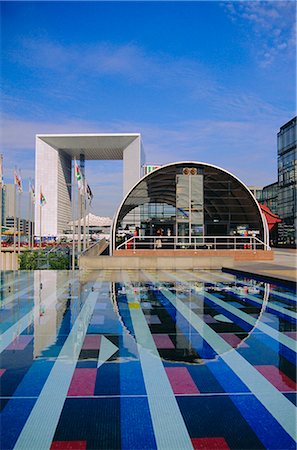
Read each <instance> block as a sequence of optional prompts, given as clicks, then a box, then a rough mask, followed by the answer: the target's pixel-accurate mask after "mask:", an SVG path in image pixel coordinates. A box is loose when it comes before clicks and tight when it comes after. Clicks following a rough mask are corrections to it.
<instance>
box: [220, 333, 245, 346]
mask: <svg viewBox="0 0 297 450" xmlns="http://www.w3.org/2000/svg"><path fill="white" fill-rule="evenodd" d="M219 335H220V336H221V337H222V338H223V339H224V340H225V341H226V342H228V344H230V345H231V347H233V348H236V347H238V345H239V344H240V343H241V342H242V339H240V338H239V337H238V336H236V334H232V333H219ZM240 347H241V348H247V347H249V345H248V344H246V343H245V342H242V344H241V345H240Z"/></svg>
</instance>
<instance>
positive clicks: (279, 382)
mask: <svg viewBox="0 0 297 450" xmlns="http://www.w3.org/2000/svg"><path fill="white" fill-rule="evenodd" d="M255 368H256V369H257V370H258V372H260V373H261V374H262V375H263V376H264V377H265V378H266V379H267V380H268V381H269V382H270V383H271V384H273V386H274V387H276V389H278V390H279V391H283V392H292V391H296V387H297V385H296V383H295V382H294V381H293V380H291V378H289V377H288V376H287V375H285V374H284V373H283V372H282V371H281V370H279V368H278V367H276V366H255Z"/></svg>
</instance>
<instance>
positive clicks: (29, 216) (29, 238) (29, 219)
mask: <svg viewBox="0 0 297 450" xmlns="http://www.w3.org/2000/svg"><path fill="white" fill-rule="evenodd" d="M28 248H29V250H30V248H31V196H30V188H29V199H28Z"/></svg>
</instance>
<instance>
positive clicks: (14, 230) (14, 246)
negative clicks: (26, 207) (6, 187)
mask: <svg viewBox="0 0 297 450" xmlns="http://www.w3.org/2000/svg"><path fill="white" fill-rule="evenodd" d="M13 206H14V207H13V215H14V217H13V255H14V260H15V255H16V184H15V183H14V205H13ZM14 263H15V261H14Z"/></svg>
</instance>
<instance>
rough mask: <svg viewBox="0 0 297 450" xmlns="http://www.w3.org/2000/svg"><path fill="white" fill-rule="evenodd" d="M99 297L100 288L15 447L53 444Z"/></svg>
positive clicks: (35, 449) (37, 449)
mask: <svg viewBox="0 0 297 450" xmlns="http://www.w3.org/2000/svg"><path fill="white" fill-rule="evenodd" d="M97 298H98V292H91V293H90V294H89V295H88V297H87V299H86V301H85V303H84V305H83V307H82V309H81V311H80V313H79V315H78V317H77V319H76V321H75V323H74V325H73V327H72V329H71V332H70V333H69V336H68V337H67V339H66V341H65V344H64V345H63V347H62V350H61V352H60V354H59V356H58V357H57V359H56V362H55V364H54V366H53V368H52V370H51V372H50V374H49V377H48V379H47V381H46V383H45V384H44V386H43V389H42V391H41V393H40V395H39V397H38V399H37V401H36V403H35V405H34V407H33V409H32V411H31V414H30V416H29V418H28V420H27V422H26V423H25V426H24V428H23V429H22V431H21V434H20V436H19V438H18V440H17V442H16V444H15V447H14V450H28V449H30V450H48V449H49V448H50V446H51V443H52V440H53V437H54V434H55V430H56V427H57V425H58V421H59V418H60V415H61V411H62V408H63V405H64V402H65V399H66V395H67V392H68V389H69V386H70V382H71V379H72V376H73V372H74V370H75V367H76V363H77V359H78V357H79V353H80V351H81V347H82V344H83V341H84V338H85V335H86V332H87V327H88V324H89V321H90V318H91V315H92V313H93V310H94V307H95V304H96V301H97Z"/></svg>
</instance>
